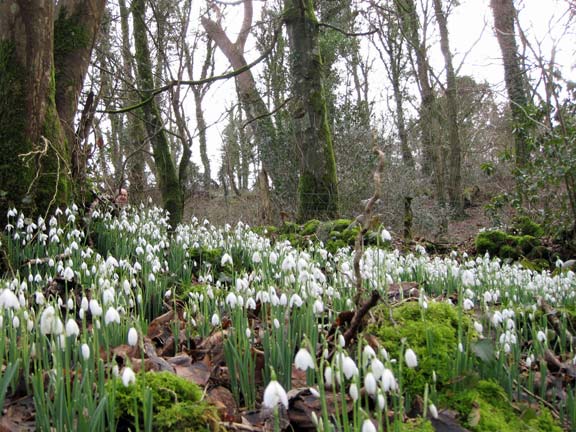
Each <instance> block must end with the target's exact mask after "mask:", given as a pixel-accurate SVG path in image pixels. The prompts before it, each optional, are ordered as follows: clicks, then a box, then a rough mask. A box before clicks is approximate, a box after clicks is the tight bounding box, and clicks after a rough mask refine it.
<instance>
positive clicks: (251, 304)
mask: <svg viewBox="0 0 576 432" xmlns="http://www.w3.org/2000/svg"><path fill="white" fill-rule="evenodd" d="M246 309H252V310H255V309H256V301H255V300H254V299H253V298H252V297H250V298H249V299H248V300H246Z"/></svg>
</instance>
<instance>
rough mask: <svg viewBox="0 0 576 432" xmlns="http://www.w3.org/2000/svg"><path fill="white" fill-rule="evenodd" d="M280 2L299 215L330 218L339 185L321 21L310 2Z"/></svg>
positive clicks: (336, 200) (334, 207)
mask: <svg viewBox="0 0 576 432" xmlns="http://www.w3.org/2000/svg"><path fill="white" fill-rule="evenodd" d="M284 5H285V12H284V17H285V22H286V26H287V29H288V36H289V42H290V56H291V64H290V66H291V68H290V69H291V74H292V97H293V107H292V117H293V122H294V124H293V127H294V139H295V140H296V148H297V149H298V157H299V161H300V179H299V184H298V198H299V200H298V219H299V220H307V219H312V218H332V217H335V216H336V215H337V213H338V188H337V178H336V161H335V158H334V150H333V146H332V134H331V130H330V127H329V125H328V118H327V111H326V97H325V93H324V84H323V77H322V58H321V55H320V49H319V46H318V35H319V25H318V21H317V19H316V15H315V13H314V6H313V2H312V0H285V2H284Z"/></svg>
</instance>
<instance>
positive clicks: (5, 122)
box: [0, 0, 68, 222]
mask: <svg viewBox="0 0 576 432" xmlns="http://www.w3.org/2000/svg"><path fill="white" fill-rule="evenodd" d="M53 16H54V3H53V2H52V1H44V2H38V1H35V0H11V1H4V2H0V184H1V186H0V188H1V189H2V196H1V197H0V203H2V207H3V208H4V210H5V206H8V205H16V206H17V207H19V208H23V209H27V210H28V211H29V212H30V213H32V214H33V213H35V212H45V211H47V210H48V209H49V207H51V206H53V205H58V204H61V203H64V202H65V201H66V200H67V198H68V181H67V177H68V176H67V173H68V156H67V149H66V142H65V139H64V135H63V133H62V130H61V127H60V122H59V119H58V112H57V110H56V102H55V79H54V62H53V52H52V41H53V35H54V33H53ZM4 210H1V211H0V214H1V216H0V218H1V219H2V220H0V222H3V218H4V217H5V214H6V212H5V211H4ZM30 213H29V214H30Z"/></svg>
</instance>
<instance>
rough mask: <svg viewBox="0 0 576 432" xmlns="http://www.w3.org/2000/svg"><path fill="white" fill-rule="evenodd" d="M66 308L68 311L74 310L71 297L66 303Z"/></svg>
mask: <svg viewBox="0 0 576 432" xmlns="http://www.w3.org/2000/svg"><path fill="white" fill-rule="evenodd" d="M66 308H67V309H68V310H72V309H74V299H73V298H72V297H69V298H68V301H67V302H66Z"/></svg>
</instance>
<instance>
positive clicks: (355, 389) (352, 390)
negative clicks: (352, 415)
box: [348, 383, 358, 402]
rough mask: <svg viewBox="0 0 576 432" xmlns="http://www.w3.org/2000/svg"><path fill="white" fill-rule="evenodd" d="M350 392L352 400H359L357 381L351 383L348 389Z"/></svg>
mask: <svg viewBox="0 0 576 432" xmlns="http://www.w3.org/2000/svg"><path fill="white" fill-rule="evenodd" d="M348 394H350V397H351V398H352V400H353V401H354V402H356V401H357V400H358V386H357V385H356V383H352V384H350V388H349V389H348Z"/></svg>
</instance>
